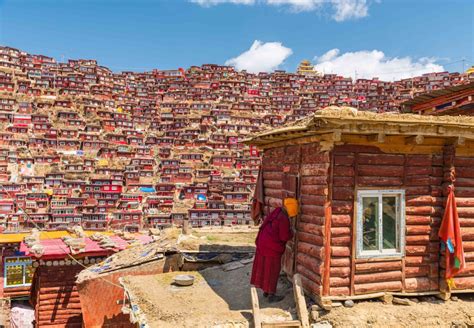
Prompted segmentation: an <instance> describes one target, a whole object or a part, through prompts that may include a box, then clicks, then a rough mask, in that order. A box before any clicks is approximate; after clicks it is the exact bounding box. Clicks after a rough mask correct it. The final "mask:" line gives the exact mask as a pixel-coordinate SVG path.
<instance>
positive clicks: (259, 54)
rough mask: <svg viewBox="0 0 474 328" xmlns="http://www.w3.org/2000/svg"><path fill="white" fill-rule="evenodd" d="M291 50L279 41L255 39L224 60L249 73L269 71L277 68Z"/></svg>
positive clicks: (227, 63)
mask: <svg viewBox="0 0 474 328" xmlns="http://www.w3.org/2000/svg"><path fill="white" fill-rule="evenodd" d="M292 53H293V51H292V50H291V49H290V48H287V47H285V46H283V45H282V44H281V42H266V43H263V42H261V41H259V40H255V41H254V42H253V44H252V46H251V47H250V49H249V50H247V51H245V52H243V53H241V54H240V55H239V56H237V57H234V58H231V59H229V60H227V61H226V62H225V64H226V65H231V66H234V67H235V68H236V69H237V70H239V71H240V70H244V69H245V70H247V71H248V72H251V73H259V72H271V71H274V70H275V69H277V68H278V66H280V65H281V64H282V63H283V62H284V61H285V60H286V59H287V58H288V57H289V56H290V55H291V54H292Z"/></svg>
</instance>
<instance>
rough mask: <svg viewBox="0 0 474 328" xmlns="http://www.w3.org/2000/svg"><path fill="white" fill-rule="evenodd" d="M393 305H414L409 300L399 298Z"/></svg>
mask: <svg viewBox="0 0 474 328" xmlns="http://www.w3.org/2000/svg"><path fill="white" fill-rule="evenodd" d="M393 303H394V304H399V305H413V302H412V301H410V300H409V299H406V298H398V297H394V298H393Z"/></svg>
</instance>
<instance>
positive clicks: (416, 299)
mask: <svg viewBox="0 0 474 328" xmlns="http://www.w3.org/2000/svg"><path fill="white" fill-rule="evenodd" d="M410 301H412V302H413V303H419V302H420V300H419V299H418V298H416V297H414V298H410Z"/></svg>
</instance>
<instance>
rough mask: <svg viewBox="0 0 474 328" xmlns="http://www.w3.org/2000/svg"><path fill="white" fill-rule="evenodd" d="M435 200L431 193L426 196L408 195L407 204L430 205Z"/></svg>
mask: <svg viewBox="0 0 474 328" xmlns="http://www.w3.org/2000/svg"><path fill="white" fill-rule="evenodd" d="M433 202H434V199H433V197H431V196H430V195H425V196H418V195H417V196H406V202H405V204H406V206H429V205H432V204H433Z"/></svg>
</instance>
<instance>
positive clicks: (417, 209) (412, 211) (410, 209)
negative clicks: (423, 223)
mask: <svg viewBox="0 0 474 328" xmlns="http://www.w3.org/2000/svg"><path fill="white" fill-rule="evenodd" d="M405 211H406V214H407V215H417V216H421V215H432V214H434V209H433V207H432V206H407V207H406V208H405Z"/></svg>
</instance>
